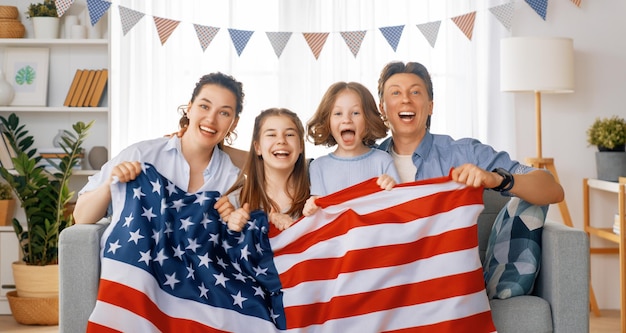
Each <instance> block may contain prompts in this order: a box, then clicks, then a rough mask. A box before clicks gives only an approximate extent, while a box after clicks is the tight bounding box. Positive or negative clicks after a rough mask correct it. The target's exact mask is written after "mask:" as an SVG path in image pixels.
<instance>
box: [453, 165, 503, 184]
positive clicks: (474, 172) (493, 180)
mask: <svg viewBox="0 0 626 333" xmlns="http://www.w3.org/2000/svg"><path fill="white" fill-rule="evenodd" d="M451 176H452V180H454V181H455V182H458V183H461V184H465V185H467V186H470V187H480V186H483V187H485V188H494V187H497V186H498V185H500V183H502V180H503V179H502V176H500V175H499V174H497V173H495V172H490V171H486V170H483V169H481V168H479V167H477V166H476V165H474V164H469V163H468V164H463V165H461V166H460V167H456V168H454V169H452V174H451Z"/></svg>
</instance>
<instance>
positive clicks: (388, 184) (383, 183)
mask: <svg viewBox="0 0 626 333" xmlns="http://www.w3.org/2000/svg"><path fill="white" fill-rule="evenodd" d="M376 184H378V186H380V188H381V189H383V190H386V191H390V190H391V189H392V188H393V187H394V186H396V181H395V180H394V179H393V177H391V176H390V175H388V174H386V173H383V174H382V175H380V176H379V177H378V179H376Z"/></svg>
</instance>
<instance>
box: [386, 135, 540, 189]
mask: <svg viewBox="0 0 626 333" xmlns="http://www.w3.org/2000/svg"><path fill="white" fill-rule="evenodd" d="M392 147H393V139H392V138H387V139H386V140H385V141H383V142H382V143H381V144H380V145H379V146H378V149H380V150H384V151H386V152H388V153H391V149H392ZM465 163H471V164H474V165H476V166H478V167H479V168H481V169H484V170H487V171H491V170H493V169H495V168H503V169H506V170H508V171H509V172H510V173H513V174H525V173H528V172H530V171H533V170H535V168H532V167H530V166H527V165H523V164H521V163H519V162H518V161H514V160H511V157H510V156H509V154H508V153H507V152H498V151H496V150H495V149H493V148H492V147H491V146H489V145H486V144H483V143H481V142H480V141H478V140H476V139H472V138H465V139H459V140H454V139H453V138H452V137H450V136H448V135H440V134H432V133H430V132H428V131H427V132H426V135H425V136H424V139H422V142H421V143H420V144H419V146H418V147H417V149H415V151H414V152H413V164H414V165H415V167H417V173H416V174H415V180H419V179H429V178H435V177H443V176H447V175H448V174H449V173H450V169H452V168H454V167H458V166H461V165H463V164H465Z"/></svg>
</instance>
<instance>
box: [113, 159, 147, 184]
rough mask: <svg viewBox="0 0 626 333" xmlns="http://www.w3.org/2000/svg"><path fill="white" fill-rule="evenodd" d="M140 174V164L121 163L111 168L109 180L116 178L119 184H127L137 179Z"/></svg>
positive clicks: (136, 162)
mask: <svg viewBox="0 0 626 333" xmlns="http://www.w3.org/2000/svg"><path fill="white" fill-rule="evenodd" d="M140 173H141V163H139V162H138V161H135V162H122V163H120V164H118V165H116V166H114V167H113V170H112V171H111V179H113V177H117V179H118V180H119V182H120V183H127V182H129V181H131V180H134V179H135V178H137V176H138V175H139V174H140Z"/></svg>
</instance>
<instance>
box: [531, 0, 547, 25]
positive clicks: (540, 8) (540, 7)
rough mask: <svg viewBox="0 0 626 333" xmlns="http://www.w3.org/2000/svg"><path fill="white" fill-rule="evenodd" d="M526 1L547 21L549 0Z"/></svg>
mask: <svg viewBox="0 0 626 333" xmlns="http://www.w3.org/2000/svg"><path fill="white" fill-rule="evenodd" d="M526 3H527V4H528V5H529V6H530V8H532V9H533V10H534V11H535V12H536V13H537V14H539V16H541V18H542V19H543V20H544V21H545V20H546V15H547V14H548V0H526Z"/></svg>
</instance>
